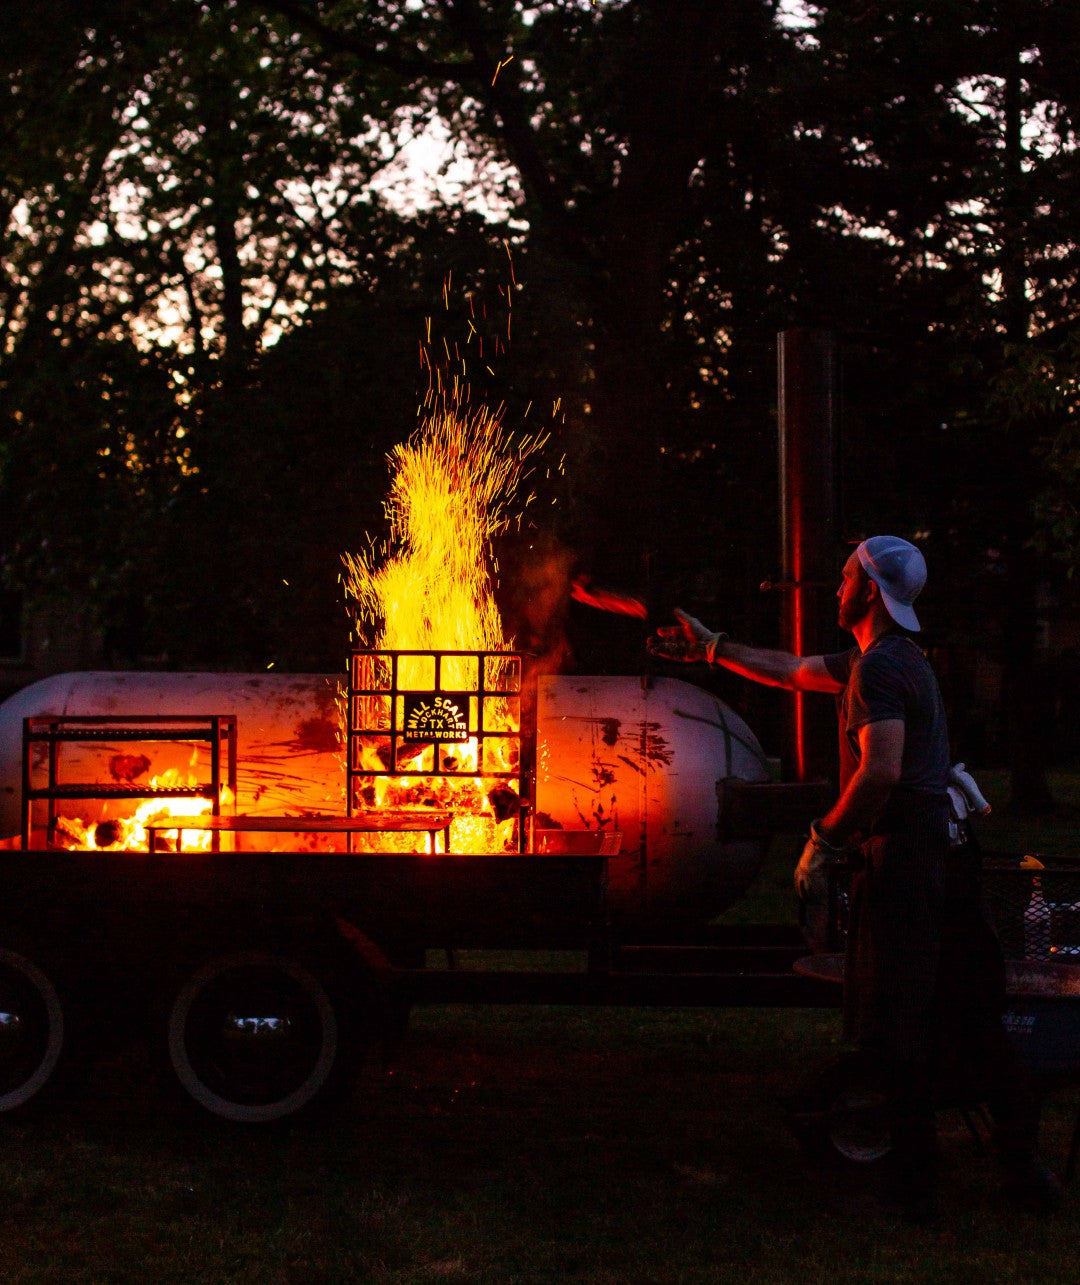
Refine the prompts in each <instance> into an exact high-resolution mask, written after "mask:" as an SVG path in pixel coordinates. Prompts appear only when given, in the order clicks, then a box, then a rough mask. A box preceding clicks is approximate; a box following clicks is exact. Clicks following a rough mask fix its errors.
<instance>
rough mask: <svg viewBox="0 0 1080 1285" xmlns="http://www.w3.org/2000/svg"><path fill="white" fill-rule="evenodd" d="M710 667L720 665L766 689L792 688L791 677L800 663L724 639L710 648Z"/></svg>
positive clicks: (787, 655) (779, 653)
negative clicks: (764, 686) (760, 684)
mask: <svg viewBox="0 0 1080 1285" xmlns="http://www.w3.org/2000/svg"><path fill="white" fill-rule="evenodd" d="M709 661H710V663H712V664H714V665H723V666H724V668H725V669H730V670H732V671H734V673H736V674H741V675H742V676H743V677H744V678H752V679H753V680H754V682H756V683H765V684H767V685H768V686H769V687H790V688H794V687H795V675H796V674H797V673H798V670H799V667H800V665H801V664H802V660H801V658H800V657H799V656H793V655H792V654H791V652H789V651H774V650H772V649H771V648H768V647H747V646H745V645H744V644H743V643H736V642H731V641H729V640H727V639H722V640H719V641H717V642H716V643H715V644H714V645H713V646H712V647H711V648H710V655H709Z"/></svg>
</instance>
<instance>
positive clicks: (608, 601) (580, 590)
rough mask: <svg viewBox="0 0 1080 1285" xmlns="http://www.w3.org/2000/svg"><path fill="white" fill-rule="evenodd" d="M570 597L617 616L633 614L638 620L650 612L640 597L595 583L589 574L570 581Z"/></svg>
mask: <svg viewBox="0 0 1080 1285" xmlns="http://www.w3.org/2000/svg"><path fill="white" fill-rule="evenodd" d="M570 597H571V598H573V600H574V601H575V602H581V603H584V605H585V606H586V607H595V608H596V610H597V611H608V612H611V613H612V614H613V615H616V616H633V617H634V618H635V619H637V620H644V619H646V617H647V616H648V614H649V613H648V611H647V610H646V607H645V604H644V603H643V602H642V601H641V599H640V598H632V597H631V596H630V595H629V594H626V593H620V592H619V591H618V590H617V589H607V588H605V587H604V586H603V585H598V584H594V583H593V581H592V579H591V578H590V577H589V576H575V577H574V579H573V580H572V581H571V582H570Z"/></svg>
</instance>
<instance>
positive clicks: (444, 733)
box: [404, 692, 469, 741]
mask: <svg viewBox="0 0 1080 1285" xmlns="http://www.w3.org/2000/svg"><path fill="white" fill-rule="evenodd" d="M404 730H405V735H406V736H408V737H410V738H412V739H414V740H417V741H467V740H468V739H469V696H468V693H467V692H409V693H407V694H406V696H405V728H404Z"/></svg>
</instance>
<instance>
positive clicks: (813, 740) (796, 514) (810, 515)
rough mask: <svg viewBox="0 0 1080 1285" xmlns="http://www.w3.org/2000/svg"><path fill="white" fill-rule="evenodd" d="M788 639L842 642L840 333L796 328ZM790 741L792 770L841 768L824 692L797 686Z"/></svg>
mask: <svg viewBox="0 0 1080 1285" xmlns="http://www.w3.org/2000/svg"><path fill="white" fill-rule="evenodd" d="M777 375H778V379H777V403H778V432H779V465H780V560H781V567H782V579H783V581H784V583H785V585H786V586H787V587H785V588H784V590H783V591H782V604H783V606H782V614H781V646H782V647H783V648H784V649H785V650H787V651H790V652H794V654H795V655H796V656H812V655H816V654H819V653H821V652H829V651H836V650H838V649H839V643H838V637H837V629H836V596H835V595H836V585H837V583H838V578H839V571H840V568H839V558H838V529H839V519H838V513H837V460H836V438H837V431H836V424H837V418H838V405H837V403H838V395H837V387H838V380H837V349H836V337H835V335H834V334H833V333H832V332H831V331H828V330H809V329H796V330H784V331H781V332H780V335H779V339H778V364H777ZM788 699H789V707H788V711H787V718H786V720H785V735H784V745H783V759H784V772H785V776H786V778H787V779H788V780H792V779H794V780H796V781H813V780H824V779H828V778H831V777H834V776H835V774H836V724H835V717H834V715H833V711H832V709H831V708H830V706H829V703H828V702H826V701H822V699H821V697H820V696H815V695H813V694H811V695H807V694H806V693H803V692H793V693H791V694H790V696H789V698H788Z"/></svg>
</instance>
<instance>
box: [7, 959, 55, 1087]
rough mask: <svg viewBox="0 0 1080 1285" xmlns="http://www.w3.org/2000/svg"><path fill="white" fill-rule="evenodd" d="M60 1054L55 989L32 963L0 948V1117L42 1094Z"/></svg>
mask: <svg viewBox="0 0 1080 1285" xmlns="http://www.w3.org/2000/svg"><path fill="white" fill-rule="evenodd" d="M63 1048H64V1010H63V1006H62V1005H61V1003H60V996H59V995H58V994H57V991H56V987H55V986H54V985H53V983H52V981H51V980H50V979H49V977H48V976H46V974H45V973H44V972H43V971H42V970H41V969H40V968H39V967H38V966H37V964H35V963H34V962H33V961H32V960H30V959H28V958H27V957H26V956H25V955H21V954H19V952H18V951H15V950H11V949H10V948H8V947H0V1112H7V1111H15V1110H18V1109H19V1108H20V1107H23V1106H25V1105H26V1104H27V1103H28V1102H30V1101H31V1100H32V1099H33V1098H34V1097H36V1096H37V1094H38V1093H40V1092H41V1090H42V1089H43V1088H44V1087H45V1085H46V1084H48V1083H49V1081H50V1080H51V1079H52V1077H53V1074H54V1072H55V1071H56V1067H57V1063H58V1062H59V1061H60V1055H61V1053H62V1051H63Z"/></svg>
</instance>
